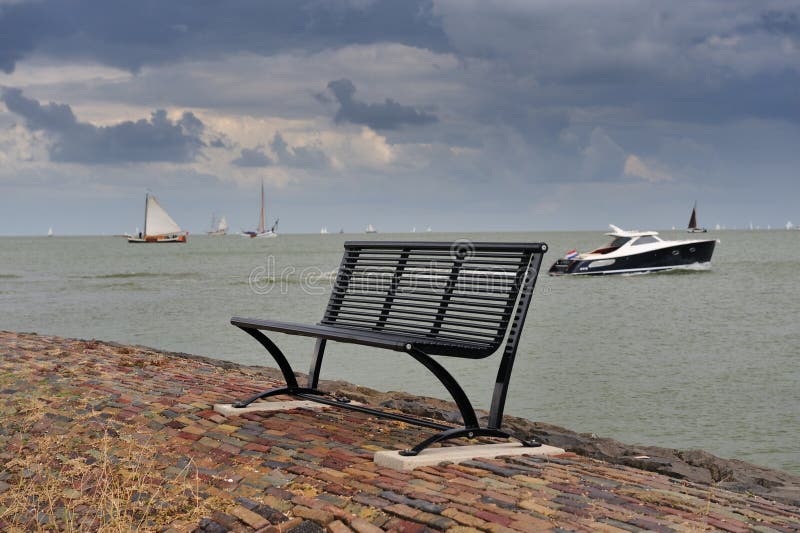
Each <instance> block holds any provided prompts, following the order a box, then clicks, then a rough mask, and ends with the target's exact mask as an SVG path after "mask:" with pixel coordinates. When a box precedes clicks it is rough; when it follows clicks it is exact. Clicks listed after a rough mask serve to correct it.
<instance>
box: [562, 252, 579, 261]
mask: <svg viewBox="0 0 800 533" xmlns="http://www.w3.org/2000/svg"><path fill="white" fill-rule="evenodd" d="M576 257H578V250H570V251H569V252H567V255H565V256H564V259H575V258H576Z"/></svg>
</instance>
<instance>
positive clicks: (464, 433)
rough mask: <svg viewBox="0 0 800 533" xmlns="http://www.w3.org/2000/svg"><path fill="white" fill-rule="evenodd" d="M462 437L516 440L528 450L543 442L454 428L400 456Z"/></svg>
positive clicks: (493, 431)
mask: <svg viewBox="0 0 800 533" xmlns="http://www.w3.org/2000/svg"><path fill="white" fill-rule="evenodd" d="M460 437H465V438H467V439H474V438H475V437H502V438H506V439H509V438H514V439H517V440H519V441H520V442H521V443H522V445H523V446H525V447H527V448H537V447H539V446H541V445H542V443H541V442H537V441H535V440H523V439H520V438H518V437H515V436H514V435H511V434H510V433H506V432H505V431H502V430H499V429H494V428H481V427H477V428H453V429H448V430H447V431H442V432H441V433H437V434H436V435H434V436H432V437H429V438H427V439H425V440H424V441H422V442H420V443H419V444H417V445H416V446H414V447H413V448H411V449H407V450H402V451H401V452H400V455H402V456H405V457H412V456H414V455H417V454H419V452H421V451H422V450H424V449H425V448H428V447H430V446H431V445H433V444H436V443H437V442H443V441H446V440H450V439H457V438H460Z"/></svg>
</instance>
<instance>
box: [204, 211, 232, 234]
mask: <svg viewBox="0 0 800 533" xmlns="http://www.w3.org/2000/svg"><path fill="white" fill-rule="evenodd" d="M227 233H228V221H227V220H226V219H225V215H222V217H221V218H220V219H219V222H217V220H216V218H215V217H214V215H213V214H212V215H211V230H210V231H207V232H206V235H210V236H212V237H220V236H222V235H225V234H227Z"/></svg>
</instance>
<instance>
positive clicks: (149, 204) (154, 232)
mask: <svg viewBox="0 0 800 533" xmlns="http://www.w3.org/2000/svg"><path fill="white" fill-rule="evenodd" d="M187 235H189V232H188V231H184V230H182V229H181V227H180V226H179V225H178V223H177V222H175V221H174V220H173V219H172V217H171V216H169V213H167V212H166V210H165V209H164V208H163V207H161V204H159V203H158V200H156V197H155V196H153V195H152V194H150V193H147V194H145V201H144V231H139V232H137V234H136V235H134V236H131V237H128V242H130V243H154V242H155V243H168V242H170V243H171V242H186V236H187Z"/></svg>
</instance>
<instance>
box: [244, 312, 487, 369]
mask: <svg viewBox="0 0 800 533" xmlns="http://www.w3.org/2000/svg"><path fill="white" fill-rule="evenodd" d="M231 324H233V325H234V326H238V327H240V328H249V329H258V330H267V331H277V332H278V333H287V334H289V335H300V336H304V337H314V338H317V339H326V340H332V341H336V342H345V343H350V344H361V345H364V346H373V347H376V348H385V349H388V350H396V351H398V352H407V351H408V350H409V345H410V346H411V347H413V348H416V349H418V350H422V351H423V352H425V353H427V354H433V355H449V356H454V357H465V358H468V359H479V358H482V357H486V356H487V355H490V354H491V353H492V352H493V351H494V347H493V346H491V345H490V344H484V343H468V342H464V341H453V340H446V339H441V338H436V337H423V336H421V335H405V334H404V335H398V334H395V333H386V332H380V331H369V330H366V329H361V328H354V327H349V326H330V325H325V324H300V323H297V322H282V321H278V320H262V319H256V318H242V317H233V318H231Z"/></svg>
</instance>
